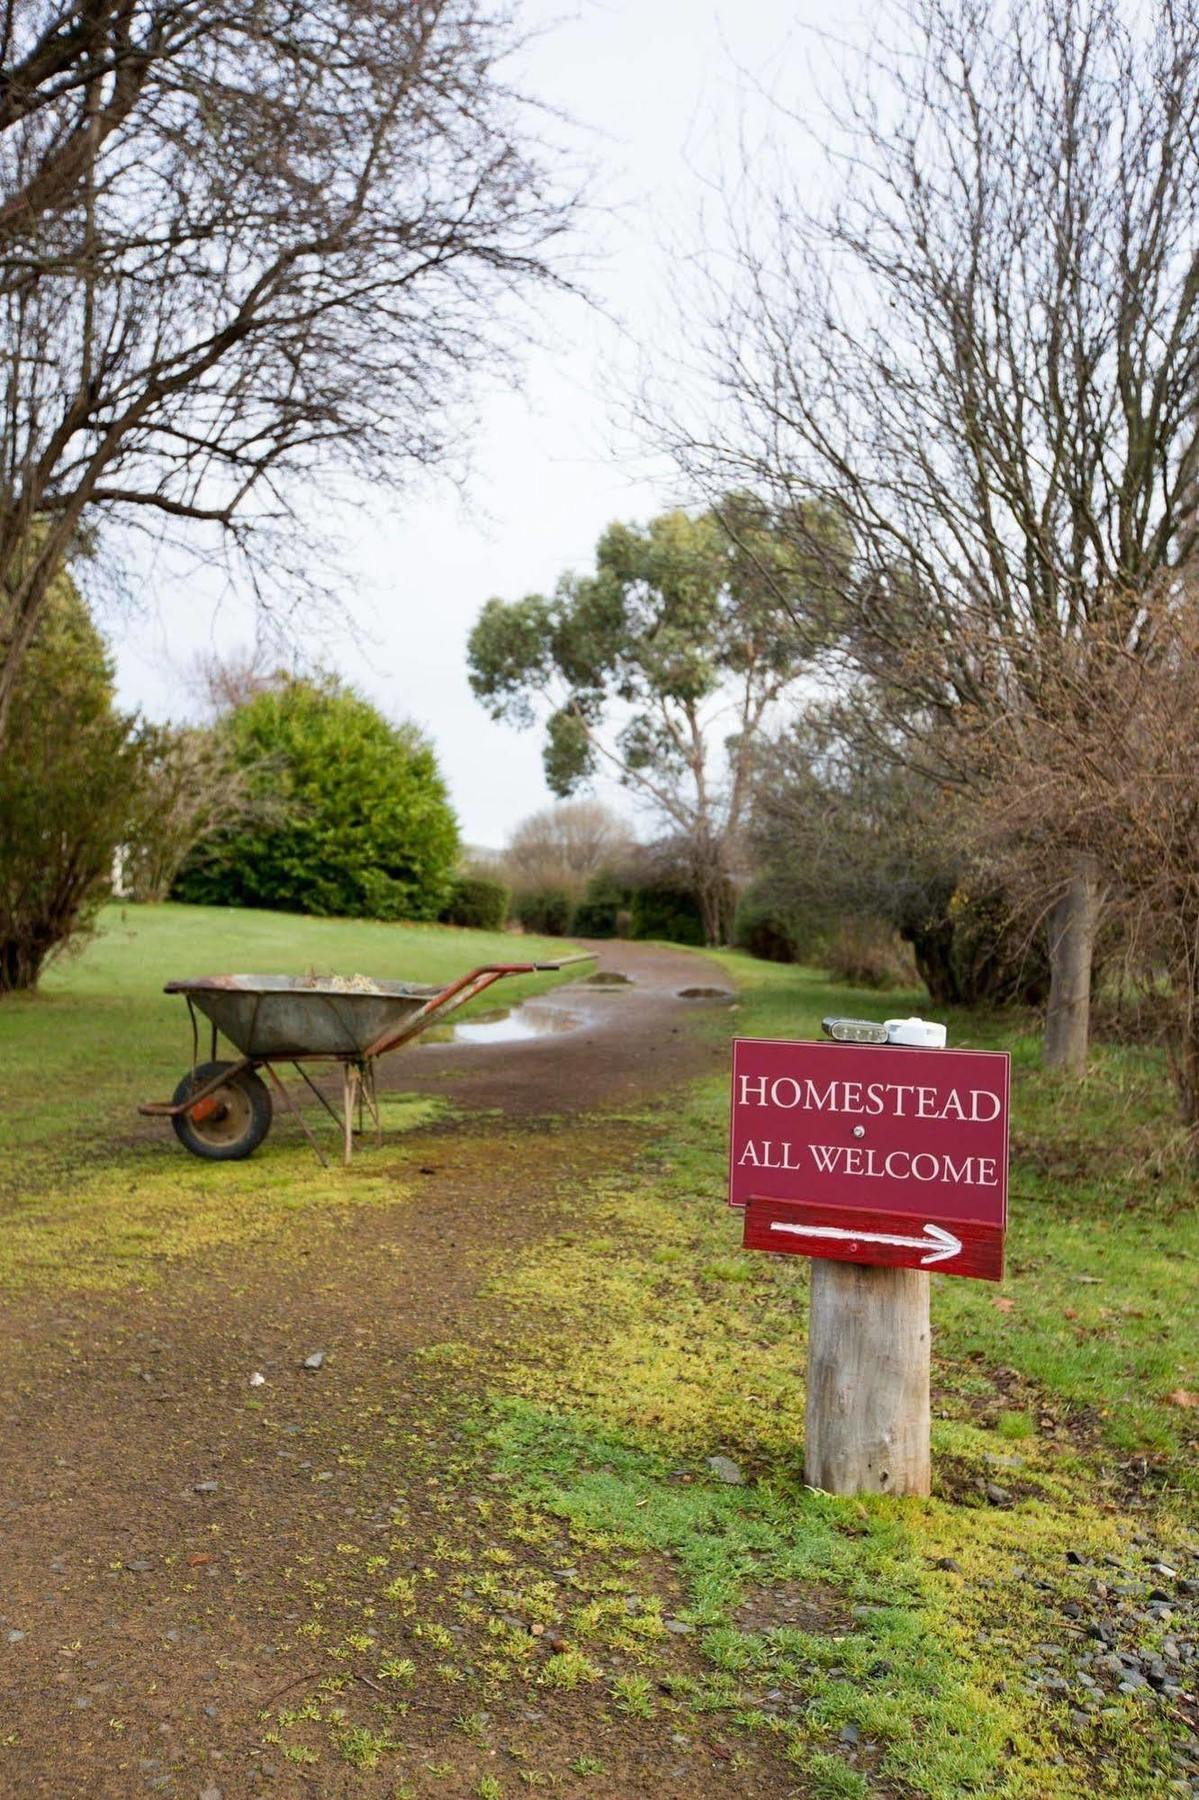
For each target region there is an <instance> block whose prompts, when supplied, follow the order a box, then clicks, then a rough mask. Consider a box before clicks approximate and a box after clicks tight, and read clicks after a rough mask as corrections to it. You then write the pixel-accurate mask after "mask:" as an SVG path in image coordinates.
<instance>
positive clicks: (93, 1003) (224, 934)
mask: <svg viewBox="0 0 1199 1800" xmlns="http://www.w3.org/2000/svg"><path fill="white" fill-rule="evenodd" d="M569 951H570V946H569V945H566V944H564V943H563V940H562V939H561V938H556V939H551V938H534V937H520V938H516V937H513V936H511V935H510V934H506V933H501V932H485V931H462V930H458V929H457V928H455V927H453V926H448V925H391V924H378V923H376V922H374V921H373V920H366V919H310V918H304V917H301V916H299V915H298V914H294V913H275V912H251V911H242V910H237V909H235V908H232V907H229V908H224V907H214V906H177V905H169V904H168V905H165V906H119V905H113V906H109V907H107V908H106V909H105V910H104V912H103V913H102V914H101V917H100V923H99V930H98V931H97V933H96V935H95V936H94V937H93V938H92V939H91V940H90V941H89V942H88V943H86V944H85V946H84V947H83V948H82V950H80V951H79V952H78V953H77V954H74V955H71V956H68V957H66V958H63V959H61V960H60V961H58V962H57V963H54V964H52V965H51V967H50V969H49V971H48V972H47V974H46V976H45V978H44V980H43V983H42V985H41V988H40V990H39V991H38V992H37V993H36V994H33V995H29V996H16V997H12V996H10V997H9V998H7V999H4V1000H3V1001H0V1093H2V1095H3V1107H2V1108H0V1150H6V1149H10V1148H13V1147H15V1146H16V1145H18V1144H20V1145H25V1146H28V1147H30V1148H33V1147H35V1146H37V1145H38V1144H39V1143H41V1144H44V1143H45V1142H46V1140H47V1139H49V1138H51V1137H53V1136H54V1135H55V1134H56V1133H62V1132H73V1131H75V1130H77V1129H83V1130H86V1131H88V1132H93V1133H94V1132H95V1131H96V1128H97V1125H98V1123H99V1122H100V1121H101V1120H104V1121H105V1122H107V1121H108V1120H109V1119H111V1121H112V1122H113V1123H116V1122H117V1121H118V1120H119V1119H120V1117H121V1116H122V1115H123V1114H124V1115H128V1114H132V1113H133V1112H134V1111H135V1109H136V1106H137V1103H138V1101H139V1100H148V1099H162V1098H165V1097H167V1096H168V1095H169V1094H170V1092H171V1090H173V1088H174V1086H175V1084H176V1082H177V1081H178V1080H179V1078H180V1076H181V1075H182V1074H183V1073H184V1072H185V1070H186V1069H187V1067H188V1065H189V1063H190V1060H191V1034H190V1027H189V1025H188V1018H187V1009H186V1006H185V1004H184V1001H183V1000H182V998H181V997H179V996H167V995H164V994H163V991H162V988H163V983H164V982H166V981H171V980H178V979H183V978H186V977H187V976H189V975H222V974H244V973H249V972H254V973H259V974H270V975H304V974H307V973H309V972H310V971H315V972H317V973H320V974H338V975H355V974H363V975H370V976H373V977H374V978H375V979H376V980H382V981H421V982H436V981H449V980H451V979H452V978H453V977H454V976H456V975H462V974H465V972H466V971H467V970H468V969H470V968H472V967H474V966H475V965H476V964H479V963H488V962H516V961H524V960H526V959H533V958H536V957H538V956H543V957H545V958H546V959H547V960H549V959H551V958H553V957H556V956H562V955H566V954H569ZM552 979H553V978H552V977H549V976H544V975H543V976H538V977H535V978H522V977H512V978H510V979H508V980H506V981H505V982H504V984H503V985H502V986H497V987H496V988H495V989H494V990H493V991H489V992H488V993H487V994H486V995H485V996H483V997H482V998H481V999H480V1000H479V1001H477V1002H476V1003H475V1005H476V1008H479V1007H483V1008H486V1007H487V1006H488V1005H491V1006H495V1005H498V1004H504V1005H510V1004H512V1003H513V1002H514V1001H516V1000H519V999H521V998H522V997H523V996H524V995H526V994H529V993H532V992H537V991H541V990H543V989H544V988H545V987H546V986H547V985H549V983H550V982H551V980H552ZM460 1016H462V1017H465V1016H466V1014H465V1013H464V1014H462V1015H460ZM203 1041H204V1040H203V1039H202V1043H203ZM222 1054H224V1055H228V1054H229V1051H228V1048H227V1047H226V1048H225V1049H224V1050H223V1051H222Z"/></svg>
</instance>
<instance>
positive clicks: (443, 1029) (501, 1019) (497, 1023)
mask: <svg viewBox="0 0 1199 1800" xmlns="http://www.w3.org/2000/svg"><path fill="white" fill-rule="evenodd" d="M582 1022H583V1021H582V1017H581V1015H580V1014H579V1013H573V1012H566V1011H564V1010H563V1009H561V1008H559V1007H551V1006H547V1005H546V1004H545V1002H544V1001H542V1002H540V1004H539V1003H538V1002H537V1001H535V1000H532V1001H530V1000H526V1001H524V1002H523V1003H522V1004H521V1005H520V1006H507V1007H505V1008H504V1009H503V1011H498V1010H497V1011H495V1012H489V1013H484V1014H476V1015H475V1017H474V1018H471V1019H463V1021H462V1022H461V1024H459V1025H437V1026H433V1027H432V1028H431V1029H430V1030H428V1031H426V1032H423V1033H422V1034H421V1039H420V1041H421V1043H422V1044H527V1043H529V1042H530V1040H531V1039H533V1038H541V1037H553V1036H554V1035H555V1034H556V1033H558V1032H562V1031H573V1030H574V1029H575V1027H576V1026H577V1025H581V1024H582Z"/></svg>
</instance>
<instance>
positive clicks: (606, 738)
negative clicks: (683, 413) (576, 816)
mask: <svg viewBox="0 0 1199 1800" xmlns="http://www.w3.org/2000/svg"><path fill="white" fill-rule="evenodd" d="M846 556H847V546H846V544H845V542H844V534H843V533H842V531H841V530H840V527H839V522H838V519H837V517H836V515H835V514H834V512H833V511H832V510H831V509H827V508H826V509H816V508H810V509H807V510H806V511H805V510H803V509H796V510H795V512H794V514H793V516H792V517H791V518H789V520H788V521H787V529H786V531H783V530H781V529H780V528H779V522H778V521H776V520H774V519H772V518H771V517H770V516H769V515H767V514H766V513H765V512H764V511H763V509H762V508H761V507H760V506H759V505H758V504H757V503H756V502H755V501H754V500H753V499H752V498H751V497H749V496H747V495H733V496H731V497H729V498H728V499H727V500H725V501H724V502H723V503H722V504H721V506H720V507H719V508H717V509H715V510H713V511H711V512H705V513H701V514H699V515H698V516H695V517H693V516H691V515H689V514H688V513H686V512H669V513H664V514H663V515H662V516H661V517H660V518H657V519H653V520H652V521H651V522H650V523H649V524H648V525H647V526H637V525H622V524H616V525H611V526H609V528H608V530H607V531H606V532H605V533H604V535H603V536H602V537H601V539H600V541H599V544H598V546H597V549H596V559H595V572H594V573H593V574H591V575H582V576H580V575H573V574H567V575H564V576H563V577H562V578H561V580H560V581H559V582H558V585H557V587H556V589H555V590H554V592H553V594H551V595H548V596H546V595H541V594H532V595H529V596H527V597H526V598H524V599H522V600H515V601H508V602H505V601H503V600H498V599H493V600H489V601H488V602H487V604H486V605H485V606H484V608H483V610H482V612H481V613H480V615H479V618H478V620H477V621H476V624H475V627H474V630H473V631H472V633H471V636H470V643H469V650H468V656H469V665H470V680H471V686H472V688H473V689H474V692H475V693H476V694H477V695H478V697H479V699H480V700H482V702H483V704H484V705H485V706H486V707H487V710H488V711H489V712H490V713H491V715H492V717H493V718H498V719H508V720H510V721H511V722H513V723H515V724H518V725H521V726H526V727H527V726H528V725H530V724H532V723H533V722H534V720H535V719H536V718H537V717H538V716H540V717H541V718H542V719H543V721H544V728H545V742H544V750H543V756H544V762H545V771H546V779H547V781H548V783H549V786H550V788H551V789H552V790H553V792H554V793H556V794H558V795H563V796H565V795H569V794H573V793H575V792H577V791H578V790H579V789H580V788H583V787H585V786H586V785H587V784H588V783H589V782H590V781H591V780H592V779H593V778H594V777H595V775H597V774H598V773H599V772H600V771H601V770H602V769H606V770H608V771H609V772H610V773H612V774H614V775H615V776H616V777H617V779H619V780H620V781H621V782H623V783H624V784H625V785H626V786H627V787H629V788H631V789H633V790H634V791H635V792H637V793H638V794H639V795H640V796H641V797H642V799H643V800H645V801H647V802H648V803H649V805H650V806H651V808H652V809H653V810H654V811H655V812H656V813H657V814H658V816H659V817H660V818H661V819H662V820H663V821H664V822H665V823H666V825H667V827H668V829H669V830H670V832H671V833H672V835H673V836H675V837H676V839H677V840H678V843H679V845H680V847H681V848H682V849H683V851H684V854H685V857H686V861H687V866H688V873H689V876H690V879H691V881H692V883H693V885H694V888H695V891H696V894H697V896H698V898H699V902H700V907H701V910H702V915H703V920H704V935H705V937H706V939H707V941H708V942H709V943H720V942H723V941H724V940H725V938H726V936H727V931H728V926H729V923H730V911H731V893H732V888H731V883H730V874H731V872H732V870H733V867H734V866H735V864H736V861H737V857H738V853H739V846H740V838H741V834H742V831H743V828H744V824H745V819H746V814H747V810H748V806H749V800H750V793H751V787H752V778H753V770H754V761H755V756H756V753H757V749H758V744H759V741H760V738H761V734H762V731H763V728H764V726H765V724H766V723H767V721H768V719H769V717H770V712H771V708H772V707H773V706H774V705H775V703H776V702H778V701H779V700H780V699H781V698H782V697H783V696H784V695H785V694H786V693H787V691H788V690H789V689H790V688H792V687H793V686H794V684H795V683H796V682H797V681H798V680H799V678H800V676H801V675H802V674H803V672H804V670H805V668H806V667H807V666H808V663H809V661H810V659H811V657H812V655H813V654H814V652H815V650H816V649H817V648H818V647H819V646H820V645H821V644H822V643H823V642H825V641H827V637H828V635H829V632H830V630H831V628H832V621H833V620H834V619H835V617H836V615H837V598H838V595H839V592H840V578H841V571H842V569H843V567H844V563H845V560H846Z"/></svg>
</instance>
